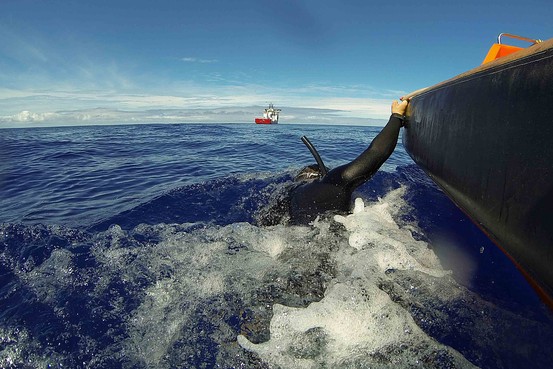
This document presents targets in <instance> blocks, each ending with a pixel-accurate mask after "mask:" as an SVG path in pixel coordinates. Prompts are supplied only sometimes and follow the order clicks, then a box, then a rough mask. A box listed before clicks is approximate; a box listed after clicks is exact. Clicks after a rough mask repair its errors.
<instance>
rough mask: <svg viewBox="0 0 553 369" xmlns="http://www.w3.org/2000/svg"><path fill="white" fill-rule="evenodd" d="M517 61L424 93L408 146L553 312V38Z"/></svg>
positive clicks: (414, 110) (417, 96)
mask: <svg viewBox="0 0 553 369" xmlns="http://www.w3.org/2000/svg"><path fill="white" fill-rule="evenodd" d="M517 54H519V55H517ZM517 54H513V57H510V58H505V60H497V61H496V62H493V63H490V65H485V66H483V67H481V68H477V69H475V70H474V71H470V72H467V73H465V74H463V75H461V76H459V77H456V78H454V79H452V80H449V81H446V82H444V83H442V84H439V85H436V86H434V87H431V88H428V89H424V90H421V91H419V92H416V93H414V94H413V96H412V99H411V103H410V105H409V111H408V114H407V115H408V122H407V124H406V129H405V130H404V136H403V143H404V145H405V148H406V150H407V152H408V153H409V155H410V156H411V157H412V158H413V160H414V161H415V162H416V163H417V164H418V165H420V166H421V167H422V168H423V169H424V170H425V171H426V173H427V174H428V175H429V176H430V177H431V178H432V179H433V180H434V181H435V182H436V183H437V184H438V185H439V186H440V187H441V188H442V189H443V191H444V192H445V193H446V194H447V195H448V196H449V197H450V198H451V199H452V200H453V201H454V202H455V203H456V204H457V205H458V206H459V207H460V208H461V209H462V210H463V211H464V212H465V213H466V214H467V215H468V216H469V217H470V218H471V219H472V220H473V221H474V222H475V223H476V224H477V225H479V226H480V227H481V229H483V230H484V231H485V232H486V233H487V234H488V236H489V237H490V238H491V239H492V240H493V241H494V242H495V243H496V244H497V245H498V246H499V247H501V248H502V250H503V251H504V252H505V253H506V254H507V255H508V256H509V257H511V259H512V260H513V261H514V262H515V263H516V264H517V265H518V266H519V267H520V269H521V270H522V271H523V272H524V273H525V275H526V276H527V277H528V278H529V280H530V281H531V282H532V283H533V284H534V286H535V287H536V288H537V289H538V291H539V292H540V293H541V295H542V296H543V297H544V298H545V300H546V301H547V302H548V303H549V304H550V306H552V305H553V304H551V302H552V301H553V40H550V41H547V42H544V43H542V44H540V45H538V46H534V47H532V48H529V49H527V50H524V51H522V52H519V53H517Z"/></svg>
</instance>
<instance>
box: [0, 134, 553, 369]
mask: <svg viewBox="0 0 553 369" xmlns="http://www.w3.org/2000/svg"><path fill="white" fill-rule="evenodd" d="M378 132H379V128H377V127H346V126H313V125H309V126H306V125H270V126H256V125H254V124H218V125H215V124H203V125H194V124H183V125H121V126H89V127H60V128H41V129H38V128H37V129H3V130H0V208H1V213H0V223H1V224H0V237H1V238H0V367H2V368H58V367H59V368H61V367H64V368H68V367H69V368H413V367H421V368H465V367H466V368H470V367H474V366H476V367H481V368H527V367H531V368H549V367H550V366H551V362H553V352H552V351H551V350H550V347H551V346H552V344H553V317H552V315H551V312H550V311H549V310H548V309H547V308H546V307H545V306H544V304H543V303H542V302H541V301H540V300H539V298H538V297H537V296H536V294H535V293H534V291H533V290H532V289H531V288H530V287H529V285H528V284H527V283H526V281H525V280H524V278H522V276H521V275H520V273H519V272H518V271H517V270H516V268H515V267H514V266H513V265H512V264H511V262H510V261H509V260H508V259H507V258H506V257H505V256H504V255H503V254H502V253H501V252H500V251H499V250H498V249H497V248H496V247H495V246H494V245H493V244H492V243H491V242H490V241H489V240H488V239H487V238H486V237H485V236H484V235H483V234H482V233H481V232H480V231H479V230H478V228H476V227H475V226H474V225H473V224H472V223H471V221H470V220H469V219H467V218H466V216H465V215H464V214H463V213H462V212H460V211H459V210H458V209H457V208H456V207H455V206H454V205H453V204H452V203H451V201H450V200H449V199H447V197H445V196H444V194H443V193H442V192H441V191H440V190H439V189H438V188H437V187H436V186H435V185H434V184H433V183H432V182H431V181H430V180H429V179H428V177H427V176H426V175H425V174H424V173H423V172H422V171H421V170H420V169H419V168H418V167H417V166H416V165H415V164H414V163H413V162H412V161H411V159H410V158H409V156H408V155H407V153H406V152H405V151H404V149H403V147H402V145H401V141H400V143H399V144H398V147H397V148H396V150H395V152H394V154H393V155H392V157H391V158H390V159H389V160H388V161H387V162H386V163H385V165H384V166H383V168H382V169H381V170H380V171H379V172H378V173H377V174H376V175H375V176H374V177H373V178H372V179H371V180H370V181H369V182H367V183H366V184H365V185H363V186H362V187H361V188H360V189H359V190H358V192H357V193H356V195H355V197H356V198H360V199H362V200H357V202H356V204H355V212H354V213H353V214H352V215H350V216H347V217H345V216H342V217H339V216H338V217H335V218H334V219H321V220H319V221H317V222H315V223H314V224H312V225H309V226H291V225H286V224H279V225H275V226H259V225H257V222H256V220H257V218H256V214H258V211H259V210H260V209H263V208H264V207H266V206H267V205H268V204H270V203H271V201H273V200H274V199H273V197H274V194H275V193H278V192H279V191H282V190H283V189H284V188H285V187H286V185H287V184H289V183H290V181H292V178H293V176H294V173H296V172H297V170H298V169H300V168H301V167H302V166H304V165H306V164H310V163H312V162H313V158H312V157H311V155H310V153H309V151H308V150H307V149H306V148H305V147H304V146H303V144H302V143H301V141H300V139H299V138H300V137H301V136H302V135H307V136H308V137H309V138H310V140H311V141H312V142H313V143H314V144H315V145H316V147H317V149H318V150H319V152H320V154H321V156H322V157H323V159H324V160H325V163H326V165H327V166H329V167H335V166H337V165H340V164H343V163H345V162H347V161H350V160H352V159H353V158H354V157H355V156H356V155H358V154H359V153H360V152H361V151H363V150H364V149H365V148H366V147H367V146H368V144H369V143H370V141H371V140H372V138H374V136H375V135H376V134H377V133H378Z"/></svg>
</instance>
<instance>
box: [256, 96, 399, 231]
mask: <svg viewBox="0 0 553 369" xmlns="http://www.w3.org/2000/svg"><path fill="white" fill-rule="evenodd" d="M401 100H402V101H401V102H398V101H394V102H392V115H391V116H390V119H389V121H388V123H387V124H386V126H385V127H384V128H383V129H382V131H380V133H379V134H378V135H377V136H376V137H375V138H374V139H373V141H372V142H371V144H370V145H369V147H368V148H367V149H366V150H365V151H364V152H363V153H361V155H359V156H358V157H357V158H356V159H354V160H353V161H352V162H350V163H348V164H344V165H341V166H339V167H337V168H334V169H332V170H330V171H329V170H328V168H326V167H325V166H324V163H323V162H322V160H321V159H320V156H319V155H318V153H317V151H316V150H315V149H314V147H313V146H312V145H311V143H310V142H309V140H308V139H307V138H306V137H305V136H304V137H302V140H303V142H304V143H305V144H306V146H307V147H308V148H309V150H310V151H311V153H312V154H313V156H314V157H315V160H316V161H317V164H315V165H309V166H307V167H305V168H303V169H302V170H301V171H300V173H299V174H298V175H297V176H296V178H295V179H296V183H295V184H293V185H292V186H291V187H289V188H287V189H286V193H285V194H284V195H283V196H280V197H279V198H277V199H276V201H274V202H273V203H272V206H270V207H268V208H266V209H265V210H264V211H262V212H261V213H260V214H258V216H257V217H256V218H257V220H258V223H260V224H261V225H274V224H277V223H279V222H282V220H283V219H285V217H286V213H287V215H288V217H289V222H290V223H292V224H308V223H310V222H312V221H313V220H315V219H316V218H317V216H319V215H323V214H324V213H326V212H329V211H334V212H336V211H337V212H343V213H346V212H349V211H350V204H351V196H352V194H353V191H354V190H355V189H356V188H357V187H359V186H360V185H362V184H363V183H365V182H366V181H367V180H369V179H370V178H371V177H372V176H373V175H374V174H375V173H376V172H377V171H378V169H379V168H380V167H381V166H382V164H384V162H385V161H386V160H387V159H388V158H389V157H390V155H391V154H392V152H393V151H394V149H395V147H396V144H397V140H398V137H399V131H400V128H401V127H403V124H404V122H405V111H406V109H407V105H408V104H409V99H404V98H403V97H402V98H401Z"/></svg>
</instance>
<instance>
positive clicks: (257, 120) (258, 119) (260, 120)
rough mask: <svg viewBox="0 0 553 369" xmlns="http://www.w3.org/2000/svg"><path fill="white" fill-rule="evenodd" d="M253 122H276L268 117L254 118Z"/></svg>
mask: <svg viewBox="0 0 553 369" xmlns="http://www.w3.org/2000/svg"><path fill="white" fill-rule="evenodd" d="M255 124H277V122H273V121H272V120H271V119H269V118H255Z"/></svg>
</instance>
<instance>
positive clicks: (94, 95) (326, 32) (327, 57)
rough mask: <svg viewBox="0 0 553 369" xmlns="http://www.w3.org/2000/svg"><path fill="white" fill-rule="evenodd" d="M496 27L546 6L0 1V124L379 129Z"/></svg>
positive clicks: (532, 28)
mask: <svg viewBox="0 0 553 369" xmlns="http://www.w3.org/2000/svg"><path fill="white" fill-rule="evenodd" d="M501 32H508V33H513V34H518V35H521V36H527V37H530V38H540V39H544V40H546V39H549V38H552V37H553V2H551V0H525V1H520V0H519V1H513V0H502V1H486V0H465V1H462V0H459V1H447V0H441V1H435V0H430V1H424V0H420V1H401V0H400V1H395V2H390V1H372V0H364V1H362V0H280V1H278V0H273V1H269V0H225V1H221V0H199V1H196V0H180V1H177V0H156V1H153V0H149V1H147V0H134V1H128V0H94V1H93V0H90V1H85V0H48V1H46V0H0V128H6V127H41V126H52V125H87V124H117V123H191V122H194V123H203V122H205V123H227V122H243V123H248V122H253V119H254V117H255V116H259V115H260V114H261V113H262V111H263V108H265V107H266V106H267V105H268V104H269V103H274V104H275V106H276V107H278V108H280V109H282V112H281V117H280V122H281V123H317V124H356V125H357V124H366V125H382V123H385V121H386V119H387V117H388V116H389V114H390V105H391V102H392V101H393V100H394V99H398V98H399V97H401V96H402V95H403V94H406V93H409V92H411V91H414V90H418V89H420V88H423V87H427V86H431V85H433V84H436V83H439V82H441V81H443V80H446V79H449V78H451V77H454V76H456V75H458V74H461V73H463V72H465V71H467V70H469V69H472V68H474V67H477V66H478V65H479V64H480V63H481V62H482V60H483V59H484V57H485V55H486V53H487V50H488V49H489V47H490V46H491V45H492V43H494V42H495V41H496V39H497V35H498V34H499V33H501ZM515 44H516V42H515Z"/></svg>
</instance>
